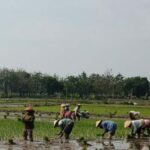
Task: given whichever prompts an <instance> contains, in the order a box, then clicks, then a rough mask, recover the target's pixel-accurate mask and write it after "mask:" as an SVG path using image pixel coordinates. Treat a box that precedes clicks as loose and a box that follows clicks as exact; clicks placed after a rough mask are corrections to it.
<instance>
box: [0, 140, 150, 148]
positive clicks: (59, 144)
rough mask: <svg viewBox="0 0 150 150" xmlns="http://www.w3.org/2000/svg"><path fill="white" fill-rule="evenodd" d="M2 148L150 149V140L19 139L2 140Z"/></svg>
mask: <svg viewBox="0 0 150 150" xmlns="http://www.w3.org/2000/svg"><path fill="white" fill-rule="evenodd" d="M0 150H150V140H149V139H144V140H143V139H140V140H138V139H136V140H130V141H128V140H112V141H108V140H104V141H101V142H96V141H88V142H87V143H86V144H85V145H83V144H81V143H79V142H78V141H76V140H70V141H63V140H60V139H53V140H50V141H48V142H43V141H34V142H29V141H17V142H15V143H14V144H12V145H10V144H7V143H5V142H3V143H2V142H1V143H0Z"/></svg>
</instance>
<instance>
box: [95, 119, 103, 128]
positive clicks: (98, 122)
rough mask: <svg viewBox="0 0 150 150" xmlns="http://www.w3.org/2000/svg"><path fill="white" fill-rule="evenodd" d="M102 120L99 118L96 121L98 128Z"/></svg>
mask: <svg viewBox="0 0 150 150" xmlns="http://www.w3.org/2000/svg"><path fill="white" fill-rule="evenodd" d="M101 122H102V120H98V121H96V128H98V126H99V125H100V124H101Z"/></svg>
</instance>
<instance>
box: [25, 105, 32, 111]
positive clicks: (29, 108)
mask: <svg viewBox="0 0 150 150" xmlns="http://www.w3.org/2000/svg"><path fill="white" fill-rule="evenodd" d="M24 110H25V111H33V108H32V106H28V107H26V108H25V109H24Z"/></svg>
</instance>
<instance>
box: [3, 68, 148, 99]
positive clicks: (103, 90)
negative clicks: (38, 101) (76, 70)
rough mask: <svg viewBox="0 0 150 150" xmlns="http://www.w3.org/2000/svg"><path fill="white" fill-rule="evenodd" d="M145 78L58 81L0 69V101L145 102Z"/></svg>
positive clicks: (96, 76) (84, 77)
mask: <svg viewBox="0 0 150 150" xmlns="http://www.w3.org/2000/svg"><path fill="white" fill-rule="evenodd" d="M149 87H150V82H149V81H148V79H147V78H146V77H140V76H137V77H128V78H125V77H124V76H123V75H121V74H117V75H113V74H112V73H111V71H107V72H105V73H104V74H94V73H93V74H91V75H89V76H88V75H87V74H86V73H85V72H82V73H81V74H80V75H78V76H74V75H70V76H67V77H65V78H60V77H58V76H57V75H53V76H51V75H48V74H42V73H41V72H35V73H29V72H26V71H24V70H13V69H6V68H4V69H0V97H5V98H8V97H33V98H34V97H52V98H66V99H76V98H80V99H104V98H120V99H121V98H132V97H135V98H145V99H147V98H148V96H149V94H150V88H149Z"/></svg>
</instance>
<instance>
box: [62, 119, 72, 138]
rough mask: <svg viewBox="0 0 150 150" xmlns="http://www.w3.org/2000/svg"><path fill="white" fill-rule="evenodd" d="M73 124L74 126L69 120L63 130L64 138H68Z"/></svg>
mask: <svg viewBox="0 0 150 150" xmlns="http://www.w3.org/2000/svg"><path fill="white" fill-rule="evenodd" d="M73 126H74V123H73V122H71V123H70V124H69V125H68V126H67V127H66V128H65V130H64V133H65V139H69V135H70V133H71V131H72V129H73Z"/></svg>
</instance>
